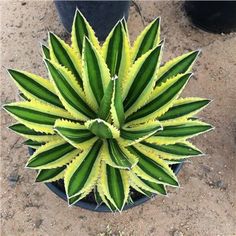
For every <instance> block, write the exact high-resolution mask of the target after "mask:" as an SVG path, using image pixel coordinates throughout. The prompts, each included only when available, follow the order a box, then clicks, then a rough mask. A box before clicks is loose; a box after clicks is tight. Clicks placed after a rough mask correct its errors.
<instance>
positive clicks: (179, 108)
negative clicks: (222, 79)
mask: <svg viewBox="0 0 236 236" xmlns="http://www.w3.org/2000/svg"><path fill="white" fill-rule="evenodd" d="M209 102H210V100H201V101H193V102H189V103H185V104H180V105H176V106H174V107H171V108H170V109H169V110H168V111H167V112H166V113H165V114H164V115H162V116H161V117H159V118H158V120H159V121H165V120H169V119H176V118H178V117H181V116H184V115H187V114H189V113H191V112H194V111H197V110H199V109H201V108H202V107H204V106H206V105H207V104H208V103H209Z"/></svg>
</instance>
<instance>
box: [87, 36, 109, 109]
mask: <svg viewBox="0 0 236 236" xmlns="http://www.w3.org/2000/svg"><path fill="white" fill-rule="evenodd" d="M83 71H84V74H83V83H84V90H85V95H86V97H87V99H89V100H90V102H91V105H92V107H93V108H95V109H96V110H98V107H99V106H100V103H101V100H102V98H103V95H104V91H105V89H106V87H107V85H108V83H109V81H110V73H109V70H108V68H107V65H106V63H105V61H104V59H103V57H102V56H101V54H100V53H99V52H98V51H97V49H96V48H95V47H94V46H93V45H92V43H91V42H90V41H89V39H88V38H85V40H84V51H83Z"/></svg>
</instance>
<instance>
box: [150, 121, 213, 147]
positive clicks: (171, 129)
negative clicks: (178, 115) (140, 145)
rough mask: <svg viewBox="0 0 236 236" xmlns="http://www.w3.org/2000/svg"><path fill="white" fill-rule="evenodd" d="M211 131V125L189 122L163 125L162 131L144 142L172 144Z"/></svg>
mask: <svg viewBox="0 0 236 236" xmlns="http://www.w3.org/2000/svg"><path fill="white" fill-rule="evenodd" d="M212 129H213V127H212V126H211V125H209V124H206V123H204V122H200V121H191V120H189V121H186V122H185V123H183V124H179V125H173V126H171V125H169V126H165V125H164V126H163V130H161V131H158V132H156V134H155V135H154V136H152V137H150V138H148V139H147V140H146V141H147V142H151V143H157V144H174V143H177V142H181V141H185V140H186V139H188V138H192V137H194V136H196V135H198V134H201V133H205V132H207V131H209V130H212Z"/></svg>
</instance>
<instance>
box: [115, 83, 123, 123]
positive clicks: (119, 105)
mask: <svg viewBox="0 0 236 236" xmlns="http://www.w3.org/2000/svg"><path fill="white" fill-rule="evenodd" d="M114 83H115V84H114V91H113V96H114V101H113V103H114V109H115V111H116V114H114V115H116V116H117V119H118V122H119V127H120V126H122V125H123V123H124V120H125V112H124V106H123V101H122V95H121V86H120V80H119V79H115V80H114ZM113 118H114V117H113ZM117 125H118V124H117Z"/></svg>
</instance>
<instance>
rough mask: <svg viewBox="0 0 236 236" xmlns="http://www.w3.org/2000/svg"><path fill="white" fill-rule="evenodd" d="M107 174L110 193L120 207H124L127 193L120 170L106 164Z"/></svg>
mask: <svg viewBox="0 0 236 236" xmlns="http://www.w3.org/2000/svg"><path fill="white" fill-rule="evenodd" d="M106 174H107V183H108V189H109V193H110V195H111V197H112V199H113V200H114V202H115V204H116V206H117V207H118V209H122V206H123V203H124V198H125V193H124V185H123V180H122V176H121V173H120V170H119V169H117V168H113V167H111V166H109V165H106Z"/></svg>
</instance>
